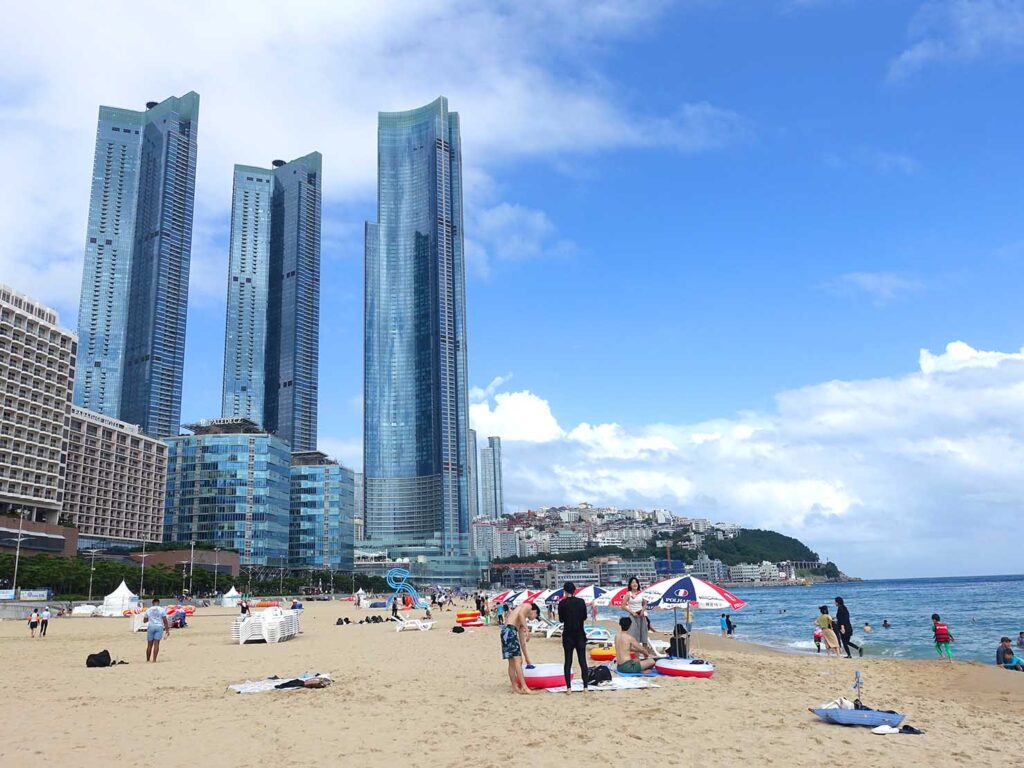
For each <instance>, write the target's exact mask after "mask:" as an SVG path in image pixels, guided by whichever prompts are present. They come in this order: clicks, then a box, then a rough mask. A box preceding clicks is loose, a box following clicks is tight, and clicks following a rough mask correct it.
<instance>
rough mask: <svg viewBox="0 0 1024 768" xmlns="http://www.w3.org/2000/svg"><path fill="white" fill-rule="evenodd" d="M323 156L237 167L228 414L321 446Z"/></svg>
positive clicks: (297, 447) (297, 443)
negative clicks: (266, 164)
mask: <svg viewBox="0 0 1024 768" xmlns="http://www.w3.org/2000/svg"><path fill="white" fill-rule="evenodd" d="M321 165H322V158H321V155H320V153H319V152H313V153H311V154H308V155H306V156H305V157H300V158H298V159H296V160H292V161H291V162H290V163H285V162H284V161H282V160H275V161H274V162H273V167H272V168H255V167H253V166H249V165H236V166H235V178H234V192H233V195H232V202H231V245H230V250H231V256H230V259H229V265H228V302H227V307H228V309H227V320H226V322H225V326H224V384H223V391H222V396H221V415H222V416H223V417H224V418H246V419H250V420H252V421H254V422H255V423H257V424H260V425H261V426H263V428H264V429H266V430H267V431H268V432H271V433H273V434H275V435H277V436H278V437H280V438H281V439H282V440H284V441H285V442H286V443H288V444H289V445H290V446H291V448H292V450H293V451H312V450H315V449H316V438H317V401H318V385H317V377H318V372H319V347H320V212H321Z"/></svg>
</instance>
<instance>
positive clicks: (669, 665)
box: [654, 659, 715, 678]
mask: <svg viewBox="0 0 1024 768" xmlns="http://www.w3.org/2000/svg"><path fill="white" fill-rule="evenodd" d="M654 668H655V669H656V670H657V671H658V674H660V675H668V676H669V677H705V678H706V677H711V676H712V675H713V674H715V665H714V664H712V663H711V662H709V661H703V660H701V659H658V661H657V663H656V664H655V665H654Z"/></svg>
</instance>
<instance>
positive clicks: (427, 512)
mask: <svg viewBox="0 0 1024 768" xmlns="http://www.w3.org/2000/svg"><path fill="white" fill-rule="evenodd" d="M377 140H378V145H377V146H378V148H377V153H378V156H377V172H378V181H377V206H378V214H377V222H376V223H369V222H368V223H367V225H366V292H365V319H364V334H365V339H364V342H365V370H364V376H365V379H364V402H365V406H364V408H365V410H364V435H363V440H364V445H363V458H364V471H365V476H366V478H365V483H366V485H365V493H366V537H367V538H368V539H371V540H374V542H375V543H378V542H379V543H380V544H381V545H384V546H388V547H391V548H393V549H396V550H399V551H405V552H407V553H409V554H422V555H423V557H424V559H425V561H426V564H427V566H428V568H427V570H428V571H429V573H425V574H424V575H430V576H439V575H440V572H441V571H442V570H444V571H445V572H446V573H447V574H448V575H450V577H451V578H452V579H453V580H454V579H457V578H460V577H459V576H458V575H457V574H458V571H459V568H460V567H465V568H466V570H465V571H464V572H463V575H462V576H461V578H462V580H468V579H470V578H472V576H471V575H470V572H469V567H470V566H469V564H468V562H469V561H468V560H466V559H465V558H466V556H467V554H468V552H469V549H470V546H469V530H470V529H469V494H468V488H467V473H468V456H467V442H468V430H469V422H468V399H467V385H466V379H467V375H466V309H465V308H466V300H465V295H466V292H465V264H464V259H463V231H462V146H461V140H460V134H459V116H458V114H457V113H454V112H449V111H448V101H447V99H445V98H443V97H442V98H439V99H437V100H436V101H434V102H433V103H431V104H428V105H426V106H424V107H421V108H419V109H414V110H410V111H408V112H382V113H381V114H380V115H379V119H378V127H377ZM459 563H462V566H460V565H459Z"/></svg>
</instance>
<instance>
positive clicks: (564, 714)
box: [0, 602, 1024, 768]
mask: <svg viewBox="0 0 1024 768" xmlns="http://www.w3.org/2000/svg"><path fill="white" fill-rule="evenodd" d="M306 608H307V610H306V611H305V613H304V614H303V616H302V629H303V633H302V634H301V635H299V636H298V637H296V638H294V639H292V640H290V641H288V642H286V643H281V644H278V645H246V646H238V645H234V644H232V643H231V642H230V640H229V630H230V626H231V623H232V621H233V619H234V616H235V615H236V611H234V610H231V609H227V608H208V609H200V610H199V611H197V613H196V615H195V616H194V617H193V618H192V620H191V621H190V624H191V627H190V628H189V629H187V630H183V631H177V632H174V633H172V636H171V637H170V638H169V639H168V640H165V641H164V644H163V648H162V650H161V657H160V661H159V662H158V663H157V664H145V663H144V661H143V657H144V648H145V639H144V635H143V634H142V633H139V634H138V635H133V634H132V633H130V632H129V631H128V625H127V623H126V622H127V620H123V619H71V618H64V619H59V620H54V621H52V622H51V625H50V634H49V636H48V637H47V638H46V639H45V640H32V639H30V638H29V635H28V631H27V628H26V627H25V626H24V624H23V623H22V622H14V621H5V622H0V649H2V653H3V657H4V662H5V670H6V671H7V680H6V685H5V689H6V692H7V695H6V696H5V697H4V698H3V701H0V718H3V721H4V722H6V723H8V724H10V727H11V730H10V731H9V732H10V733H12V734H15V737H14V738H9V739H6V740H4V741H2V742H0V764H4V765H11V766H23V765H29V764H34V763H37V762H40V761H43V762H53V763H61V764H65V763H66V764H71V765H75V766H76V767H77V766H82V767H83V768H90V767H91V766H109V765H111V764H117V765H121V766H134V765H140V766H141V765H148V764H151V761H152V758H153V757H154V756H156V755H159V756H160V763H161V765H163V766H190V768H194V767H195V766H198V765H210V764H216V765H218V766H220V768H229V767H230V766H235V765H251V764H252V763H253V762H254V761H258V762H261V763H264V762H273V763H275V764H278V765H286V766H291V765H296V766H298V765H303V766H319V765H325V766H326V765H339V764H342V765H364V766H379V765H380V766H382V765H397V764H400V765H403V766H437V765H450V764H455V763H472V764H473V765H474V766H480V767H481V768H490V767H491V766H494V768H497V767H498V766H501V767H502V768H505V766H507V765H508V763H509V761H510V760H512V761H513V762H517V763H525V764H528V765H530V766H541V767H542V768H545V767H546V766H556V765H564V764H565V762H566V760H567V756H568V755H571V756H572V757H571V761H575V762H576V763H578V764H583V765H587V764H592V765H595V766H598V765H607V764H609V763H611V762H613V761H616V760H618V759H621V758H622V757H624V756H625V755H631V756H633V757H635V758H636V759H638V760H640V759H642V760H643V761H644V762H645V763H649V764H654V765H670V764H677V763H679V762H680V761H681V760H682V759H683V758H685V761H686V762H691V761H703V762H704V764H707V765H716V766H717V765H737V764H740V763H744V762H748V761H750V762H754V763H756V764H774V763H778V764H783V765H786V766H787V767H794V768H800V767H802V766H820V764H821V762H822V757H821V756H822V755H828V757H829V761H830V762H832V761H835V760H840V761H843V762H848V761H849V762H854V763H855V764H856V765H858V766H861V767H864V766H891V765H895V764H900V763H905V764H923V763H926V762H927V763H929V764H932V765H939V766H944V765H953V764H980V763H984V764H986V765H993V766H1003V765H1006V766H1009V765H1012V764H1013V763H1014V761H1016V760H1017V750H1018V749H1019V746H1018V744H1017V738H1016V734H1015V731H1014V730H1013V729H999V728H993V727H992V724H993V723H994V722H997V721H1000V720H1004V719H1005V718H1006V717H1007V715H1012V713H1014V712H1019V711H1021V708H1022V707H1024V674H1020V673H1012V672H1006V671H1003V670H999V669H995V668H983V666H982V665H980V664H975V663H957V664H954V665H948V664H941V663H939V662H934V661H932V662H915V663H906V662H905V661H902V660H900V661H896V660H890V659H867V658H865V659H857V660H855V661H853V662H851V661H845V660H837V659H825V658H822V657H815V656H813V655H811V656H804V655H793V654H787V653H782V652H779V651H777V650H774V649H770V648H765V647H762V646H758V645H754V644H751V643H748V642H745V641H743V640H731V639H730V640H726V639H723V638H721V637H716V636H714V635H709V634H706V633H699V635H698V641H697V643H696V650H697V652H698V653H700V654H701V655H703V656H706V657H707V658H709V659H711V660H712V661H713V662H714V663H715V664H716V666H717V672H716V674H715V676H714V678H712V679H711V680H681V679H672V678H655V679H654V680H653V682H655V683H656V684H658V685H659V686H660V687H658V688H652V689H649V690H639V691H613V692H603V693H591V694H587V695H585V696H584V695H575V696H564V695H563V696H558V695H555V694H550V693H538V694H536V695H534V696H515V695H513V694H512V693H511V692H510V690H509V684H508V679H507V676H506V663H505V662H503V661H502V659H501V654H500V647H499V645H500V644H499V640H498V633H497V629H496V627H494V626H490V627H481V628H479V629H475V630H470V631H467V632H466V633H464V634H461V635H457V634H452V633H451V632H450V631H449V629H450V628H451V626H452V625H453V623H454V615H455V614H454V612H444V613H440V614H438V613H435V619H436V620H437V622H438V623H437V625H436V626H435V627H434V629H433V630H431V631H429V632H402V633H397V632H395V631H394V628H393V625H391V624H390V623H387V624H373V625H358V624H349V625H345V626H335V621H336V619H337V618H339V617H344V616H347V617H349V618H351V619H352V620H353V621H358V619H359V618H361V617H363V616H366V615H368V614H377V615H383V613H384V612H383V611H361V610H359V609H356V608H354V607H353V606H352V605H351V604H348V603H339V602H331V603H309V604H307V606H306ZM419 613H420V612H418V611H416V612H412V613H411V615H414V616H418V615H419ZM602 623H606V624H610V622H602ZM103 648H107V649H108V650H109V651H110V653H111V654H112V655H113V656H114V657H115V658H124V659H126V660H128V661H129V662H130V663H129V664H128V665H124V666H115V667H111V668H109V669H86V668H85V666H84V659H85V656H86V654H88V653H93V652H96V651H98V650H101V649H103ZM528 650H529V652H530V653H531V654H532V656H533V659H534V661H536V662H560V661H561V658H562V649H561V644H560V643H559V642H558V641H557V640H555V639H552V640H544V639H541V638H534V639H532V640H531V641H530V643H529V644H528ZM854 670H860V671H861V672H862V674H863V676H864V679H865V689H864V693H863V698H864V700H865V702H867V703H868V704H869V705H872V706H875V707H878V708H882V709H890V708H892V709H899V710H900V711H903V712H906V713H907V715H908V717H907V722H908V723H910V724H912V725H915V726H917V727H919V728H922V729H924V730H926V731H927V734H926V735H925V736H923V737H909V736H891V737H886V738H880V737H878V736H875V735H872V734H871V733H870V732H869V731H867V730H865V729H847V728H842V727H840V726H830V725H826V724H824V723H821V722H819V721H818V720H817V718H815V717H814V716H813V715H811V714H810V713H808V712H807V707H810V706H817V705H819V704H821V703H822V702H825V701H828V700H830V699H833V698H835V697H836V696H839V695H846V696H849V695H850V694H851V691H850V684H851V682H852V678H853V672H854ZM306 671H310V672H329V673H331V674H332V675H333V676H334V680H335V683H334V685H332V686H331V687H329V688H326V689H323V690H309V691H307V690H300V691H294V692H292V691H272V692H269V693H264V694H253V695H238V694H234V693H231V692H228V691H227V690H226V686H227V685H229V684H231V683H238V682H243V681H245V680H246V679H249V680H255V679H260V678H262V677H266V676H269V675H275V674H276V675H280V676H292V675H297V674H300V673H302V672H306ZM55 723H56V724H59V726H56V727H55ZM15 726H16V727H15Z"/></svg>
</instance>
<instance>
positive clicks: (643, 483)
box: [0, 0, 1024, 577]
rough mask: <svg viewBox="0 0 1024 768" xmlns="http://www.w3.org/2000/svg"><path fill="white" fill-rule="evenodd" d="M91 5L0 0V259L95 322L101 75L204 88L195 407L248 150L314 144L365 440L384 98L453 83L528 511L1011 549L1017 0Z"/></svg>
mask: <svg viewBox="0 0 1024 768" xmlns="http://www.w3.org/2000/svg"><path fill="white" fill-rule="evenodd" d="M102 6H103V7H104V12H102V13H98V12H96V10H95V9H94V8H93V7H92V6H88V7H87V6H86V5H84V4H78V3H72V2H53V3H48V4H46V6H45V9H42V7H40V8H32V7H30V6H29V4H24V3H23V4H20V5H18V6H16V7H12V8H9V9H7V10H6V11H5V23H4V25H3V29H2V30H0V43H2V44H0V164H2V167H3V168H4V169H5V173H4V179H5V184H4V185H3V186H2V188H0V231H2V232H4V237H3V238H2V239H0V281H2V282H4V283H7V284H9V285H11V286H12V287H14V288H16V289H17V290H20V291H22V292H23V293H27V294H29V295H31V296H33V297H35V298H38V299H40V300H42V301H45V302H47V303H49V304H51V305H52V306H54V307H56V308H57V309H58V310H59V312H60V314H61V318H62V322H63V323H64V324H66V325H67V326H69V327H72V328H74V327H75V326H76V324H77V320H76V315H77V306H78V295H79V288H80V284H81V264H82V254H83V248H84V241H85V228H86V214H87V209H88V195H89V182H90V176H91V170H92V152H93V146H94V142H95V126H96V113H97V108H98V106H99V105H100V104H104V105H110V106H119V107H125V108H135V109H142V108H143V106H144V104H145V102H146V101H148V100H158V101H159V100H162V99H164V98H166V97H168V96H170V95H181V94H183V93H185V92H187V91H189V90H195V91H197V92H198V93H199V94H200V96H201V106H200V115H199V128H198V144H199V155H198V170H197V181H196V207H195V220H194V238H193V250H192V270H191V280H190V298H189V319H188V339H187V348H186V362H185V382H184V397H183V404H182V418H183V420H184V421H193V420H198V419H202V418H211V417H217V416H219V409H220V381H221V371H222V364H223V325H224V313H225V307H224V304H225V296H226V290H227V288H226V278H227V254H228V228H229V220H230V202H231V171H232V166H233V164H234V163H243V164H254V165H262V166H267V165H269V163H270V161H271V160H273V159H275V158H283V159H286V160H288V159H292V158H295V157H298V156H300V155H304V154H306V153H308V152H310V151H313V150H319V151H320V152H322V153H323V156H324V177H323V178H324V209H323V260H322V296H321V353H320V419H319V433H320V447H321V449H322V450H325V451H327V452H329V453H331V454H332V455H334V456H336V457H337V458H339V459H340V460H342V461H343V462H345V463H346V464H348V465H350V466H352V467H353V468H356V469H358V468H359V467H360V465H361V434H362V288H363V286H362V274H363V273H362V268H363V243H362V232H363V223H364V221H366V220H375V219H376V119H377V112H378V111H394V110H403V109H410V108H414V107H418V106H420V105H423V104H426V103H428V102H430V101H432V100H433V99H435V98H436V97H437V96H438V95H444V96H447V97H448V99H449V106H450V108H451V109H452V110H455V111H458V112H459V113H460V115H461V118H462V138H463V161H464V166H465V176H466V189H465V207H466V221H465V237H466V249H467V258H468V265H467V272H468V287H467V302H468V327H469V369H470V379H471V383H472V385H473V390H472V392H471V420H472V422H473V425H474V427H475V428H476V429H477V430H478V432H479V435H480V441H481V442H484V440H485V438H486V436H487V435H494V434H497V435H501V437H502V439H503V447H504V477H505V500H506V503H507V505H508V511H510V512H511V511H516V510H523V509H527V508H531V507H532V508H535V507H538V506H542V505H554V504H562V503H574V502H580V501H589V502H591V503H594V504H602V505H612V506H619V507H642V508H648V509H649V508H655V507H658V508H668V509H671V510H673V511H674V512H676V513H677V514H680V515H689V516H701V517H705V516H706V517H710V518H712V519H714V520H723V521H735V522H738V523H740V524H742V525H744V526H747V527H768V528H772V529H775V530H779V531H782V532H784V533H787V534H790V535H794V536H797V537H799V538H800V539H801V540H803V541H805V542H806V543H807V544H808V545H809V546H811V547H812V548H813V549H815V550H816V551H817V552H818V553H819V554H821V555H823V556H826V557H828V558H830V559H833V560H835V561H836V562H837V563H838V564H839V565H840V567H842V568H843V569H844V570H845V571H847V572H848V573H850V574H854V575H858V576H863V577H899V576H908V577H909V576H929V575H958V574H983V573H984V574H987V573H1019V572H1020V570H1021V559H1020V554H1019V552H1020V549H1019V535H1018V533H1019V530H1020V524H1021V521H1022V519H1024V518H1022V517H1021V514H1022V509H1024V483H1022V482H1021V480H1022V473H1021V467H1022V466H1024V319H1022V314H1021V301H1020V285H1021V281H1022V278H1024V218H1022V217H1021V210H1022V208H1021V196H1022V192H1024V184H1022V178H1024V151H1022V145H1021V143H1022V133H1021V126H1022V125H1024V99H1022V98H1021V95H1022V91H1021V85H1020V84H1021V82H1022V75H1024V2H1021V1H1020V0H929V1H927V2H921V0H887V2H884V3H883V2H869V1H868V0H732V1H731V2H726V0H689V1H687V0H680V1H679V2H650V1H648V2H637V3H629V2H617V1H615V0H606V1H601V2H584V1H583V0H580V2H572V1H570V0H566V1H565V2H548V1H547V0H540V1H538V0H534V2H530V3H516V2H494V3H475V2H463V1H461V0H449V1H440V0H437V1H435V2H432V3H419V2H393V3H376V2H366V3H358V2H348V3H335V2H326V1H325V2H305V3H302V2H299V3H295V4H292V5H290V6H289V9H288V12H287V13H282V12H281V10H280V9H279V8H277V4H274V3H267V2H244V3H232V2H224V3H217V4H212V3H211V4H201V3H181V4H178V5H177V6H176V12H175V14H174V15H173V17H168V16H167V15H166V12H165V8H164V7H163V6H152V7H151V6H148V5H146V4H142V5H140V4H138V3H114V2H105V3H102ZM41 30H45V33H41Z"/></svg>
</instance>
